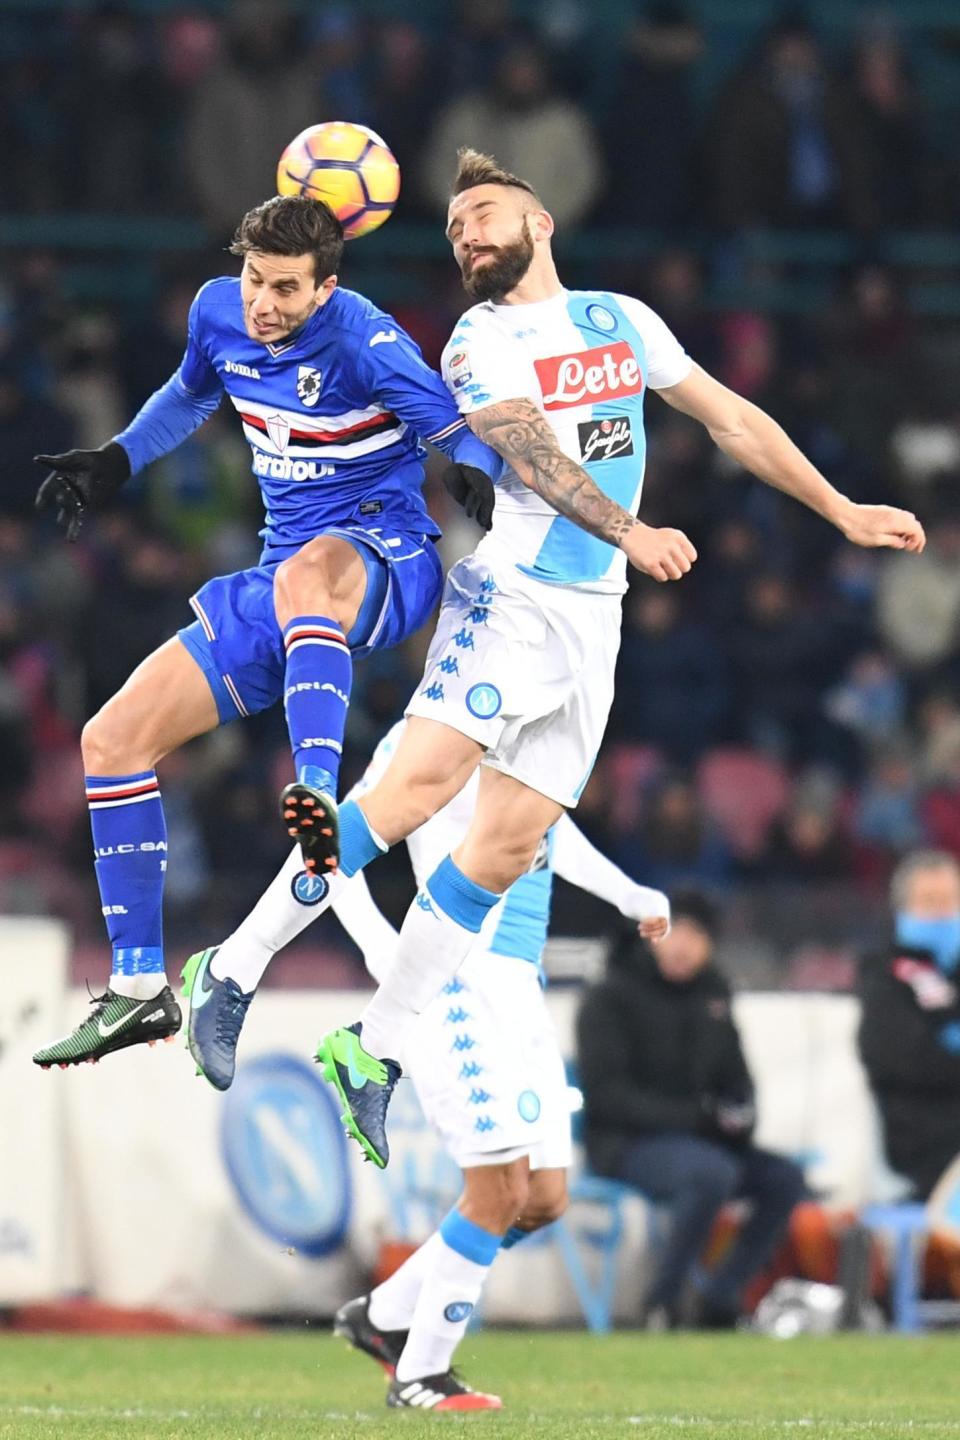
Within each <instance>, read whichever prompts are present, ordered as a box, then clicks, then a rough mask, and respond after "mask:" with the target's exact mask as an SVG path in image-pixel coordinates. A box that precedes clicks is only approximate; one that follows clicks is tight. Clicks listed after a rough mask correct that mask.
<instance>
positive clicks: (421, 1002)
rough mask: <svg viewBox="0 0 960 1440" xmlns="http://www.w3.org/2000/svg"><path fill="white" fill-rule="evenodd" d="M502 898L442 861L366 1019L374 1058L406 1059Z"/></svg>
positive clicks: (365, 1037)
mask: <svg viewBox="0 0 960 1440" xmlns="http://www.w3.org/2000/svg"><path fill="white" fill-rule="evenodd" d="M499 899H500V896H499V895H495V894H494V893H493V891H491V890H484V889H483V887H482V886H480V885H476V884H474V882H473V881H472V880H470V879H468V878H467V876H466V875H464V873H463V871H462V870H460V869H459V868H458V867H457V866H456V865H455V864H454V862H453V861H452V860H451V859H450V857H449V856H448V857H447V858H446V860H443V861H441V862H440V864H439V865H438V866H437V868H436V870H435V871H434V872H433V874H432V875H431V876H430V879H429V880H428V881H427V883H426V885H424V887H423V888H422V889H421V890H420V891H419V893H418V894H417V896H416V898H415V899H414V902H413V904H412V905H411V906H410V909H409V910H408V911H407V914H406V919H405V920H404V922H403V926H402V928H401V930H400V940H399V943H398V945H397V950H396V954H395V956H394V959H393V964H392V965H391V966H390V969H389V970H388V972H387V974H386V976H385V977H384V979H383V981H382V983H381V984H380V987H379V988H378V990H377V993H376V994H375V995H374V997H373V999H372V1000H371V1001H370V1004H369V1005H368V1006H367V1008H366V1009H365V1010H364V1012H363V1014H362V1015H361V1017H360V1023H361V1037H360V1038H361V1040H362V1042H363V1048H364V1049H365V1050H366V1051H367V1052H368V1054H370V1055H376V1056H378V1057H379V1058H381V1059H382V1058H383V1057H385V1056H389V1057H391V1058H398V1057H399V1056H400V1055H401V1054H402V1051H403V1045H404V1038H405V1036H406V1032H407V1030H408V1028H409V1026H410V1025H411V1023H412V1022H413V1020H414V1019H415V1018H416V1016H417V1015H419V1014H420V1012H421V1010H425V1009H426V1007H427V1006H428V1005H429V1004H430V1001H431V1000H432V999H433V998H434V997H435V996H436V995H437V993H438V992H439V991H440V990H441V989H442V987H443V986H444V985H445V984H446V983H447V981H448V980H451V979H452V978H453V976H454V975H455V974H456V973H457V971H458V970H459V968H460V966H461V965H462V964H463V962H464V960H465V959H466V958H467V955H468V953H469V952H470V950H471V949H472V947H473V945H474V943H475V941H476V938H477V934H478V933H479V930H480V927H481V925H482V924H483V921H484V919H485V918H486V915H487V912H488V911H489V910H490V908H491V906H493V905H495V904H496V903H497V901H498V900H499Z"/></svg>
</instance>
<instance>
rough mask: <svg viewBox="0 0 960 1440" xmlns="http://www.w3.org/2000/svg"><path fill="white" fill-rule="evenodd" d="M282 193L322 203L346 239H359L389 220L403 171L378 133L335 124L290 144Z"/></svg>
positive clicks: (280, 174) (281, 173)
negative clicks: (306, 196)
mask: <svg viewBox="0 0 960 1440" xmlns="http://www.w3.org/2000/svg"><path fill="white" fill-rule="evenodd" d="M277 190H278V191H279V192H280V194H281V195H308V196H309V197H310V198H311V200H322V201H323V202H324V203H325V204H326V205H329V207H330V209H331V210H332V211H333V213H334V215H336V217H337V219H338V220H339V221H340V224H341V225H342V226H343V231H344V235H345V236H346V238H347V239H348V240H356V239H357V237H358V236H360V235H369V234H370V231H371V230H376V228H377V226H378V225H382V224H383V222H384V220H387V219H389V217H390V214H391V211H392V210H393V207H394V205H396V203H397V196H398V195H399V193H400V167H399V165H398V164H397V162H396V160H395V159H394V157H393V155H392V153H391V151H390V149H389V148H388V146H387V145H385V144H384V142H383V141H382V140H381V139H380V136H379V135H377V134H376V133H375V131H373V130H368V129H367V127H366V125H351V124H349V123H348V122H347V121H344V120H330V121H328V122H327V123H326V124H323V125H310V126H308V127H307V129H306V130H302V131H301V132H300V134H299V135H298V136H297V137H296V138H295V139H294V140H291V141H290V144H289V145H288V146H287V148H286V150H284V152H283V154H282V155H281V156H280V163H279V165H278V166H277Z"/></svg>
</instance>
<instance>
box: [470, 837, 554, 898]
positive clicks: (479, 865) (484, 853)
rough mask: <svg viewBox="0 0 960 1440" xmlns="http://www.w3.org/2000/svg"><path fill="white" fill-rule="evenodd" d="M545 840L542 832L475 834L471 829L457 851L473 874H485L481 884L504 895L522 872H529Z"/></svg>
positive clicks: (482, 875)
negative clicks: (529, 833) (525, 834)
mask: <svg viewBox="0 0 960 1440" xmlns="http://www.w3.org/2000/svg"><path fill="white" fill-rule="evenodd" d="M541 839H542V836H540V835H537V836H536V837H531V836H524V835H514V834H511V833H510V832H509V830H507V829H504V830H503V831H501V832H499V833H497V834H492V833H482V834H478V835H474V834H473V832H472V831H471V832H468V834H467V836H466V838H465V839H464V841H463V843H462V845H461V847H460V850H459V851H458V852H457V853H458V854H459V856H460V859H461V860H462V862H463V868H465V869H466V870H467V871H468V873H469V874H471V875H475V872H476V874H477V875H479V876H480V877H481V881H480V883H481V884H483V885H485V886H486V887H487V889H489V890H493V891H496V892H497V893H498V894H502V893H503V891H504V890H507V889H509V887H510V886H511V885H512V884H513V882H514V881H515V880H518V879H519V878H520V876H521V875H526V873H527V872H528V870H529V869H530V867H531V865H532V864H533V862H534V859H535V858H536V854H537V850H538V848H539V845H540V841H541ZM454 858H456V856H455V857H454ZM475 878H476V877H475Z"/></svg>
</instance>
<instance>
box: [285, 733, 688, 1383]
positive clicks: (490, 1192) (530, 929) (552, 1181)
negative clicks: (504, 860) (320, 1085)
mask: <svg viewBox="0 0 960 1440" xmlns="http://www.w3.org/2000/svg"><path fill="white" fill-rule="evenodd" d="M405 724H406V722H404V721H401V722H400V723H399V724H397V725H395V726H394V727H393V729H392V730H390V732H389V733H388V734H387V735H386V736H385V737H384V739H383V740H382V741H381V742H380V744H379V745H378V746H377V749H376V751H375V753H374V756H373V759H372V760H371V762H370V765H369V766H368V768H367V771H366V773H365V774H364V776H363V779H362V780H361V781H360V783H359V785H357V786H355V787H354V789H353V790H352V791H351V794H350V798H352V799H354V800H356V799H358V798H359V797H360V796H362V795H363V794H364V793H365V791H366V790H368V789H369V788H370V787H371V786H372V785H374V784H376V782H377V780H378V778H379V776H380V775H381V774H382V773H383V771H384V769H385V768H386V766H387V764H388V762H389V760H390V757H391V755H392V754H393V752H394V750H395V749H396V746H397V744H398V742H399V739H400V736H401V735H402V733H403V730H404V728H405ZM478 778H479V777H478V776H476V775H474V776H473V777H472V778H471V780H470V781H468V782H467V784H466V785H465V786H464V788H463V789H462V790H461V791H460V793H459V795H456V796H455V797H454V798H453V800H451V801H450V803H449V804H448V805H446V806H444V808H443V809H442V810H440V811H439V812H438V813H437V814H436V815H434V816H433V818H432V819H431V820H428V821H427V823H426V824H425V825H423V826H421V828H420V829H419V830H415V831H414V833H413V834H412V835H410V836H409V837H408V838H407V848H408V850H409V853H410V860H411V864H412V866H413V871H414V875H415V876H416V880H417V883H418V885H422V884H423V883H424V881H425V880H426V879H427V877H428V876H429V875H431V874H432V873H433V870H434V869H435V868H436V865H437V864H438V862H439V861H440V860H442V859H443V857H444V856H445V855H447V854H449V852H450V850H451V849H453V848H454V847H455V846H456V845H457V844H458V843H459V841H460V840H461V839H462V837H463V835H464V833H465V832H466V830H467V827H468V825H469V823H470V818H471V815H472V812H473V807H474V804H475V803H476V792H477V780H478ZM300 863H301V862H300V859H299V851H297V852H295V855H294V857H292V861H291V863H289V864H288V866H287V867H286V869H287V871H288V872H290V871H291V870H293V869H299V866H300ZM301 873H302V872H301ZM554 874H557V875H560V876H561V877H562V878H563V879H565V880H568V881H570V882H571V883H572V884H574V885H577V886H579V887H580V888H581V889H583V890H585V891H587V892H588V893H589V894H593V895H596V896H597V897H598V898H600V899H602V900H606V901H607V902H608V903H609V904H611V905H613V906H614V907H615V908H616V909H618V910H619V911H620V913H621V914H622V915H624V916H625V917H626V918H628V919H630V920H633V921H636V922H637V924H638V927H639V930H640V933H641V934H642V935H643V936H644V937H645V938H647V939H650V940H656V939H659V938H660V937H661V936H662V935H664V934H665V933H666V930H667V928H668V924H669V915H670V905H669V901H668V900H667V897H666V895H664V894H663V893H662V891H660V890H653V889H649V888H648V887H647V886H644V885H639V884H636V883H635V882H634V881H633V880H631V879H630V877H629V876H627V875H625V874H624V872H623V871H622V870H620V869H619V868H618V867H617V866H616V865H614V864H613V863H612V861H610V860H608V859H607V858H606V857H605V856H604V855H601V854H600V852H599V851H598V850H596V849H595V848H594V847H593V846H592V845H591V844H590V842H589V841H588V840H587V839H586V837H585V836H584V835H582V834H581V833H580V831H579V830H578V829H577V827H576V826H575V825H574V823H573V821H572V820H571V819H570V817H569V816H568V815H563V816H561V818H560V820H559V821H558V822H557V824H556V825H555V826H553V827H552V829H551V830H550V831H548V833H547V835H546V836H545V837H544V840H543V843H542V844H541V846H540V848H539V850H538V853H537V855H536V857H535V858H534V862H533V865H532V866H531V868H530V870H529V871H528V872H527V874H526V875H522V876H521V877H520V878H519V879H518V880H517V881H515V883H514V884H513V885H512V886H511V887H510V889H509V890H508V891H507V893H506V895H505V896H504V897H503V898H502V899H501V901H500V902H499V904H497V905H496V906H494V908H493V909H492V910H491V911H490V912H489V914H488V915H487V918H486V920H485V922H484V924H483V927H482V929H481V931H480V934H479V935H478V936H477V938H476V944H475V946H474V948H473V950H472V951H471V953H470V955H469V956H468V957H467V959H466V960H465V961H464V963H463V965H462V966H461V967H460V970H459V971H458V972H457V974H456V975H455V976H454V978H453V979H452V980H451V981H449V982H448V983H447V984H446V985H445V986H444V987H443V990H442V991H441V992H440V994H439V995H438V996H437V997H436V998H435V999H434V1000H433V1001H432V1002H431V1003H430V1004H429V1005H428V1006H427V1008H426V1009H425V1010H424V1012H423V1014H422V1015H421V1016H420V1017H419V1018H418V1020H417V1023H416V1024H415V1025H414V1026H413V1027H412V1029H411V1032H410V1039H409V1043H408V1046H407V1054H406V1055H405V1056H404V1057H403V1058H404V1070H405V1071H406V1072H407V1073H409V1075H410V1077H411V1079H412V1081H413V1084H414V1087H415V1089H416V1092H417V1098H418V1099H419V1101H420V1105H421V1108H422V1110H423V1112H424V1114H425V1116H426V1118H427V1119H428V1120H429V1121H430V1123H431V1124H432V1125H433V1126H434V1128H435V1129H436V1130H437V1131H438V1132H439V1134H440V1135H441V1137H442V1139H443V1142H444V1147H445V1148H446V1150H447V1151H448V1153H449V1154H450V1155H451V1156H452V1157H453V1159H454V1160H455V1161H456V1162H457V1164H458V1165H459V1166H460V1167H461V1169H462V1170H463V1172H464V1195H463V1201H462V1202H461V1203H464V1202H466V1203H468V1204H469V1205H470V1206H471V1209H472V1210H473V1211H474V1213H478V1214H480V1215H481V1216H482V1218H483V1224H484V1227H485V1228H486V1229H487V1230H489V1232H490V1233H491V1235H497V1236H498V1237H501V1246H502V1245H503V1244H507V1245H509V1244H512V1243H515V1241H516V1240H519V1239H521V1238H523V1236H524V1235H525V1234H528V1233H530V1232H532V1231H534V1230H537V1229H540V1228H541V1226H543V1225H549V1224H550V1223H551V1221H553V1220H555V1219H557V1218H558V1216H559V1215H561V1214H562V1213H563V1211H564V1209H565V1208H566V1170H567V1168H568V1166H569V1164H570V1158H571V1141H570V1103H569V1090H568V1086H567V1078H566V1071H565V1068H564V1063H563V1057H562V1055H561V1053H560V1048H559V1044H558V1041H557V1036H556V1032H555V1029H554V1026H553V1022H552V1021H551V1019H550V1016H549V1013H548V1011H547V1008H546V1005H545V1003H544V998H543V988H542V987H543V971H542V954H543V947H544V943H545V941H546V938H547V927H548V923H549V913H550V894H551V888H552V878H553V875H554ZM292 879H293V882H295V879H296V876H295V875H294V876H293V877H292ZM281 888H282V892H283V893H284V894H286V896H287V897H288V899H287V909H288V911H289V913H290V920H291V929H292V928H293V926H294V925H296V926H297V927H298V928H302V923H303V922H302V920H301V919H299V918H298V916H297V914H296V911H297V905H296V902H295V900H294V899H293V895H292V883H291V881H290V879H289V877H285V880H284V882H283V884H282V887H281ZM333 908H334V912H335V913H336V915H337V918H338V919H339V920H340V922H341V923H342V924H343V926H344V928H345V929H346V930H347V932H348V934H349V935H350V936H351V937H352V939H353V940H354V941H355V942H356V944H357V945H358V946H359V948H360V949H361V951H362V952H363V956H364V961H365V963H366V966H367V969H368V970H369V971H370V973H371V974H372V975H373V977H374V979H375V980H377V981H380V980H382V978H383V977H384V976H385V975H386V973H387V972H388V971H389V966H390V957H391V956H392V954H393V951H394V950H395V948H396V943H397V939H398V936H397V932H396V931H395V930H394V929H393V926H392V925H390V923H389V921H387V920H386V919H385V918H384V916H383V915H382V914H381V913H380V911H379V910H378V909H377V906H376V905H375V903H374V901H373V899H372V897H371V895H370V892H369V890H368V889H367V885H366V881H365V879H364V876H363V874H362V873H359V874H357V875H356V876H354V878H353V880H352V881H351V882H350V884H349V885H347V886H346V887H344V888H343V889H342V890H341V892H340V895H339V896H338V899H337V900H336V901H335V902H334V906H333ZM302 914H303V911H302V907H301V916H302ZM281 938H282V939H283V940H284V941H286V940H288V939H290V938H292V935H291V934H290V933H289V932H287V933H286V934H284V935H283V936H282V937H281V936H279V935H277V936H276V941H279V940H280V939H281ZM454 1224H455V1225H456V1221H454ZM488 1273H489V1266H486V1265H484V1264H477V1263H471V1264H470V1265H469V1267H465V1266H464V1264H463V1259H462V1257H461V1256H460V1255H459V1254H458V1252H457V1251H455V1250H452V1249H451V1248H450V1247H449V1246H448V1245H447V1244H446V1242H445V1240H444V1236H443V1227H441V1229H440V1230H439V1231H438V1232H437V1233H436V1234H435V1235H433V1236H432V1237H431V1238H430V1239H429V1240H428V1241H427V1242H426V1243H425V1244H424V1245H422V1246H421V1247H420V1248H419V1249H418V1250H417V1251H416V1252H415V1253H414V1254H413V1255H412V1256H411V1257H410V1259H409V1260H407V1261H406V1262H405V1264H404V1265H402V1266H401V1267H400V1269H399V1270H398V1271H397V1272H396V1274H394V1275H392V1276H391V1277H390V1278H389V1279H388V1280H387V1281H385V1282H384V1284H382V1285H380V1286H378V1287H377V1288H376V1289H375V1290H374V1291H373V1293H372V1295H369V1296H368V1295H364V1296H360V1297H359V1298H358V1299H356V1300H352V1301H350V1302H349V1303H348V1304H347V1305H345V1306H343V1308H342V1309H341V1310H340V1311H339V1312H338V1314H337V1317H336V1322H335V1327H334V1328H335V1330H336V1331H337V1333H338V1334H341V1335H343V1336H345V1337H346V1338H347V1339H348V1340H350V1342H351V1344H353V1345H355V1346H356V1347H357V1348H359V1349H361V1350H364V1351H366V1353H367V1354H369V1355H372V1356H373V1357H374V1358H375V1359H377V1360H379V1361H380V1362H381V1363H382V1364H383V1365H384V1366H385V1367H387V1369H388V1370H389V1371H390V1372H395V1378H394V1380H393V1383H392V1384H391V1386H390V1390H389V1392H388V1403H389V1404H391V1405H393V1406H399V1407H402V1408H405V1407H410V1406H412V1407H415V1408H427V1409H439V1410H478V1409H496V1408H498V1407H499V1404H500V1401H499V1399H498V1398H497V1397H496V1396H491V1395H486V1394H483V1393H482V1392H477V1391H474V1390H471V1389H470V1388H469V1387H468V1386H466V1385H464V1383H463V1382H462V1381H461V1380H460V1378H459V1377H458V1376H457V1375H456V1374H454V1373H451V1368H450V1367H451V1362H452V1359H453V1354H454V1351H455V1349H456V1347H457V1345H458V1344H459V1342H460V1340H461V1338H462V1336H463V1334H464V1332H465V1330H466V1327H467V1323H468V1320H469V1317H470V1315H471V1314H472V1312H473V1310H474V1308H475V1307H476V1305H477V1303H478V1302H479V1298H480V1292H481V1289H482V1287H483V1283H484V1281H485V1279H486V1276H487V1274H488Z"/></svg>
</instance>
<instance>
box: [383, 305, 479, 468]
mask: <svg viewBox="0 0 960 1440" xmlns="http://www.w3.org/2000/svg"><path fill="white" fill-rule="evenodd" d="M357 371H358V374H359V377H360V379H361V380H362V381H363V383H364V384H365V385H367V386H368V388H369V390H370V393H371V395H372V396H374V397H375V398H376V399H377V400H378V401H379V402H380V403H381V404H383V405H386V406H387V407H388V408H389V409H390V410H392V412H393V413H394V415H396V416H397V417H398V418H399V419H400V420H404V421H406V423H407V424H408V425H409V426H410V427H411V429H413V430H414V431H415V432H416V434H417V435H419V436H420V438H421V439H422V440H429V441H430V443H431V445H436V446H437V447H438V449H440V450H442V451H443V452H444V454H445V455H449V456H450V457H451V458H452V459H455V460H458V461H460V462H461V463H463V464H465V465H475V466H476V467H477V469H478V470H483V471H485V472H486V474H488V475H490V476H491V477H492V478H493V479H497V478H498V477H499V475H500V474H501V472H502V469H503V461H502V460H501V458H500V456H499V455H497V453H496V452H495V451H494V450H491V449H490V447H489V445H485V444H484V443H483V441H482V440H478V439H477V437H476V436H475V435H474V434H473V433H472V432H471V431H470V430H468V428H467V426H466V423H465V421H464V420H463V419H462V418H461V416H460V414H459V412H458V410H457V407H456V405H454V403H453V401H452V400H451V399H450V393H449V391H448V390H447V387H446V386H445V385H444V383H443V381H442V380H441V378H440V376H439V375H438V374H437V373H436V371H435V370H431V369H430V366H429V365H428V364H427V363H426V361H425V360H424V358H423V356H422V355H421V354H420V351H419V349H418V347H417V346H416V345H415V344H414V342H413V341H412V340H411V338H410V336H409V335H407V334H406V332H405V331H404V330H402V329H401V328H400V326H399V325H396V324H391V325H389V326H385V325H384V321H383V320H382V318H381V319H380V320H379V322H372V323H371V324H370V325H369V326H368V329H367V332H366V335H365V337H364V339H363V341H362V348H361V351H360V355H359V358H358V361H357Z"/></svg>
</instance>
